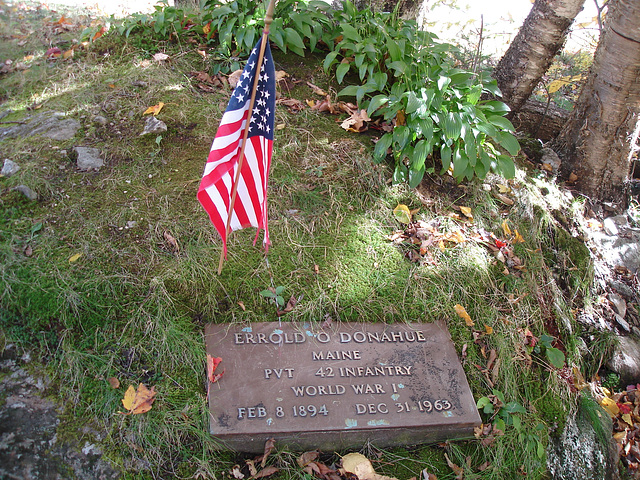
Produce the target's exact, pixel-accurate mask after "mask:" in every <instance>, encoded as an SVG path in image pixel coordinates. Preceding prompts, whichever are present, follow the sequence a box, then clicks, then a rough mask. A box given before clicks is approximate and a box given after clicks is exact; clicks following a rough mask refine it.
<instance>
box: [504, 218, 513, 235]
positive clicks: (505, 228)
mask: <svg viewBox="0 0 640 480" xmlns="http://www.w3.org/2000/svg"><path fill="white" fill-rule="evenodd" d="M502 232H503V233H504V236H505V237H508V236H510V235H512V234H513V233H512V232H511V229H510V228H509V225H508V224H507V221H506V220H504V221H503V222H502Z"/></svg>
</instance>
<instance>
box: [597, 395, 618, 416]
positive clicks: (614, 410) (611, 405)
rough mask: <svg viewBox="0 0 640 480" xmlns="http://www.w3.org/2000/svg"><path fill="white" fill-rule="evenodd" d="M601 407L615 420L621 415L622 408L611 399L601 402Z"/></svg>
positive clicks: (606, 398) (607, 398)
mask: <svg viewBox="0 0 640 480" xmlns="http://www.w3.org/2000/svg"><path fill="white" fill-rule="evenodd" d="M600 406H601V407H602V408H604V409H605V410H606V411H607V413H608V414H609V415H611V417H613V418H615V416H616V415H618V413H620V408H619V407H618V405H617V404H616V402H615V401H614V400H612V399H611V398H609V397H604V398H603V399H602V400H600Z"/></svg>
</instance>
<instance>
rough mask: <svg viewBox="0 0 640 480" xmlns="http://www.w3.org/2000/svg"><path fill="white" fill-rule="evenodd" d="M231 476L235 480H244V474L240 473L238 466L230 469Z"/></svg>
mask: <svg viewBox="0 0 640 480" xmlns="http://www.w3.org/2000/svg"><path fill="white" fill-rule="evenodd" d="M231 475H232V476H233V478H235V479H237V480H242V479H243V478H244V473H242V472H241V471H240V465H234V466H233V468H232V469H231Z"/></svg>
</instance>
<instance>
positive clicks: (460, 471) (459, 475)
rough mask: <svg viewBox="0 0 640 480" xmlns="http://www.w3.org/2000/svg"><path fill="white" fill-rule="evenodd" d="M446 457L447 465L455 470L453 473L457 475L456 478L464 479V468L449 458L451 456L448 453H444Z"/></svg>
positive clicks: (458, 479) (457, 479)
mask: <svg viewBox="0 0 640 480" xmlns="http://www.w3.org/2000/svg"><path fill="white" fill-rule="evenodd" d="M444 458H445V460H446V461H447V465H449V468H450V469H451V470H453V473H454V474H455V475H456V480H462V479H463V478H464V468H462V467H459V466H458V465H456V464H455V463H453V462H452V461H451V460H449V457H448V455H447V454H446V453H445V454H444Z"/></svg>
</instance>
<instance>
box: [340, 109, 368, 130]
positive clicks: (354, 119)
mask: <svg viewBox="0 0 640 480" xmlns="http://www.w3.org/2000/svg"><path fill="white" fill-rule="evenodd" d="M370 121H371V118H370V117H369V115H367V111H366V110H364V109H363V110H360V111H356V112H353V113H352V114H351V116H350V117H349V118H347V119H346V120H344V121H343V122H342V123H341V124H340V126H341V127H342V128H344V129H345V130H347V131H349V132H355V133H360V132H364V131H365V130H367V128H368V127H367V124H366V123H367V122H370Z"/></svg>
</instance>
